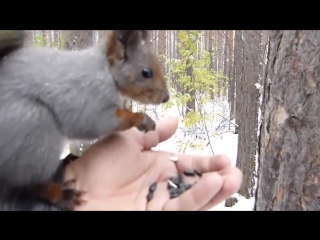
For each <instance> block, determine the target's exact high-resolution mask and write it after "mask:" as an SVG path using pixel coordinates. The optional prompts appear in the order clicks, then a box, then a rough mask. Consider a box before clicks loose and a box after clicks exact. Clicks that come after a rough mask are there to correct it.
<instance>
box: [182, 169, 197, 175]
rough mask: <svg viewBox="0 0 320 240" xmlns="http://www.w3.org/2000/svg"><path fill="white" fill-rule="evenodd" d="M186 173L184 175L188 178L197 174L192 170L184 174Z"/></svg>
mask: <svg viewBox="0 0 320 240" xmlns="http://www.w3.org/2000/svg"><path fill="white" fill-rule="evenodd" d="M183 173H184V175H186V176H194V175H196V173H195V172H194V171H192V170H189V171H188V170H186V171H184V172H183Z"/></svg>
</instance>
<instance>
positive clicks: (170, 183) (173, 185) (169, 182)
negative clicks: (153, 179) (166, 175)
mask: <svg viewBox="0 0 320 240" xmlns="http://www.w3.org/2000/svg"><path fill="white" fill-rule="evenodd" d="M169 185H170V186H172V187H174V188H177V187H178V186H177V185H176V184H174V183H173V182H171V181H170V180H168V186H169Z"/></svg>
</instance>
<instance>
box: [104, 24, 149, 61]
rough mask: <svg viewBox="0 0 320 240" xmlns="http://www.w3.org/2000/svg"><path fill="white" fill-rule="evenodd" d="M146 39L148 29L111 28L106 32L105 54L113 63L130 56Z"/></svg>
mask: <svg viewBox="0 0 320 240" xmlns="http://www.w3.org/2000/svg"><path fill="white" fill-rule="evenodd" d="M143 41H148V30H111V31H108V34H107V56H108V59H109V60H110V63H111V64H112V65H113V64H114V63H115V61H116V60H122V59H123V58H126V57H130V55H131V54H132V53H133V52H134V51H135V50H136V49H137V47H138V46H139V45H140V44H142V42H143Z"/></svg>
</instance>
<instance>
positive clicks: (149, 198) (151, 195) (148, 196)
mask: <svg viewBox="0 0 320 240" xmlns="http://www.w3.org/2000/svg"><path fill="white" fill-rule="evenodd" d="M152 198H153V193H152V192H149V193H148V195H147V202H150V201H151V200H152Z"/></svg>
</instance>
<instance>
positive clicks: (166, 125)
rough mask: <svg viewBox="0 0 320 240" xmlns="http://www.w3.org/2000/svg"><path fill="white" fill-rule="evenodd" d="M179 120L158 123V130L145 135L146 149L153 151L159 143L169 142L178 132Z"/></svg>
mask: <svg viewBox="0 0 320 240" xmlns="http://www.w3.org/2000/svg"><path fill="white" fill-rule="evenodd" d="M178 124H179V120H178V119H177V118H164V119H160V120H158V121H157V123H156V126H157V127H156V130H155V131H151V132H148V133H147V134H145V135H143V136H144V139H143V147H144V149H146V150H147V149H151V148H152V147H155V146H157V145H158V144H159V143H161V142H164V141H166V140H168V139H169V138H170V137H172V135H173V134H174V133H175V132H176V131H177V128H178Z"/></svg>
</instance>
